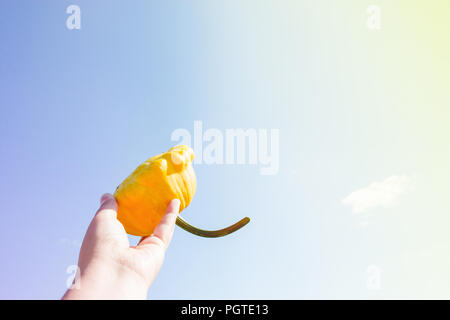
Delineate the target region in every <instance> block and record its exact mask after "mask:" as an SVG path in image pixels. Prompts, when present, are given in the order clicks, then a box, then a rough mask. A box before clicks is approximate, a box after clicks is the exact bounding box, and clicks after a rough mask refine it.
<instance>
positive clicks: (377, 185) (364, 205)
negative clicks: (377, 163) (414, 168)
mask: <svg viewBox="0 0 450 320" xmlns="http://www.w3.org/2000/svg"><path fill="white" fill-rule="evenodd" d="M409 184H410V179H409V178H408V177H407V176H392V177H389V178H387V179H385V180H384V181H381V182H373V183H372V184H370V185H369V186H368V187H366V188H362V189H358V190H356V191H353V192H352V193H350V194H349V195H348V196H347V197H345V198H344V199H343V200H342V203H343V204H344V205H347V206H351V207H352V211H353V212H354V213H362V212H365V211H367V210H369V209H372V208H376V207H384V208H389V207H392V206H393V205H395V203H396V201H397V199H398V197H399V196H400V195H402V194H404V193H405V192H406V191H408V187H409Z"/></svg>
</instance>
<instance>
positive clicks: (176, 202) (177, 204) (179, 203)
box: [172, 199, 181, 209]
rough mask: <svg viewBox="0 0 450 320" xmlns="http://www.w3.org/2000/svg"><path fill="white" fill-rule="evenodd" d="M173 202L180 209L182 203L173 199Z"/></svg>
mask: <svg viewBox="0 0 450 320" xmlns="http://www.w3.org/2000/svg"><path fill="white" fill-rule="evenodd" d="M172 202H175V206H176V207H177V208H178V209H180V205H181V201H180V199H173V200H172Z"/></svg>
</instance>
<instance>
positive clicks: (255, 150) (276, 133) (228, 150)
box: [170, 121, 280, 175]
mask: <svg viewBox="0 0 450 320" xmlns="http://www.w3.org/2000/svg"><path fill="white" fill-rule="evenodd" d="M170 139H171V140H172V141H176V142H177V143H178V144H184V145H187V146H189V147H191V148H193V149H194V153H195V158H194V163H195V164H203V163H204V164H207V165H211V164H216V165H234V164H238V165H243V164H249V165H259V173H260V174H261V175H275V174H277V173H278V169H279V153H280V146H279V140H280V130H279V129H270V130H268V129H253V128H249V129H241V128H238V129H225V132H222V131H221V130H219V129H215V128H210V129H207V130H204V129H203V122H202V121H194V133H193V134H191V132H190V131H189V130H187V129H184V128H178V129H175V130H174V131H173V132H172V134H171V137H170ZM269 145H270V147H269Z"/></svg>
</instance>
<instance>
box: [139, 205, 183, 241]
mask: <svg viewBox="0 0 450 320" xmlns="http://www.w3.org/2000/svg"><path fill="white" fill-rule="evenodd" d="M179 210H180V200H178V199H174V200H172V201H171V202H170V203H169V206H168V207H167V210H166V213H165V214H164V216H163V217H162V218H161V221H160V222H159V224H158V225H157V226H156V228H155V230H154V231H153V234H152V235H151V236H149V237H145V238H142V240H141V242H140V243H139V245H138V246H144V245H146V244H156V245H160V246H162V247H163V249H164V250H165V249H167V247H168V246H169V243H170V240H171V239H172V236H173V231H174V229H175V221H176V220H177V216H178V212H179Z"/></svg>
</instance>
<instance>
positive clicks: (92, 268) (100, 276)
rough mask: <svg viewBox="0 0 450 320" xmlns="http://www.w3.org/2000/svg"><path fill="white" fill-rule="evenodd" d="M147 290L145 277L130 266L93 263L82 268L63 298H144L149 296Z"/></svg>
mask: <svg viewBox="0 0 450 320" xmlns="http://www.w3.org/2000/svg"><path fill="white" fill-rule="evenodd" d="M83 269H84V270H83ZM147 291H148V285H147V284H146V282H145V281H144V279H143V278H142V277H141V276H140V275H138V274H137V273H136V272H135V271H133V270H131V269H130V268H127V267H124V266H122V265H119V264H117V265H115V266H114V265H113V266H112V265H111V264H107V265H106V264H105V265H104V264H101V263H91V264H90V265H88V266H86V267H85V268H81V269H80V274H79V276H78V277H77V278H76V279H75V282H74V285H72V287H71V288H70V289H68V290H67V292H66V294H65V295H64V296H63V299H81V300H89V299H100V300H104V299H113V300H116V299H117V300H119V299H120V300H122V299H131V300H143V299H146V298H147Z"/></svg>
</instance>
